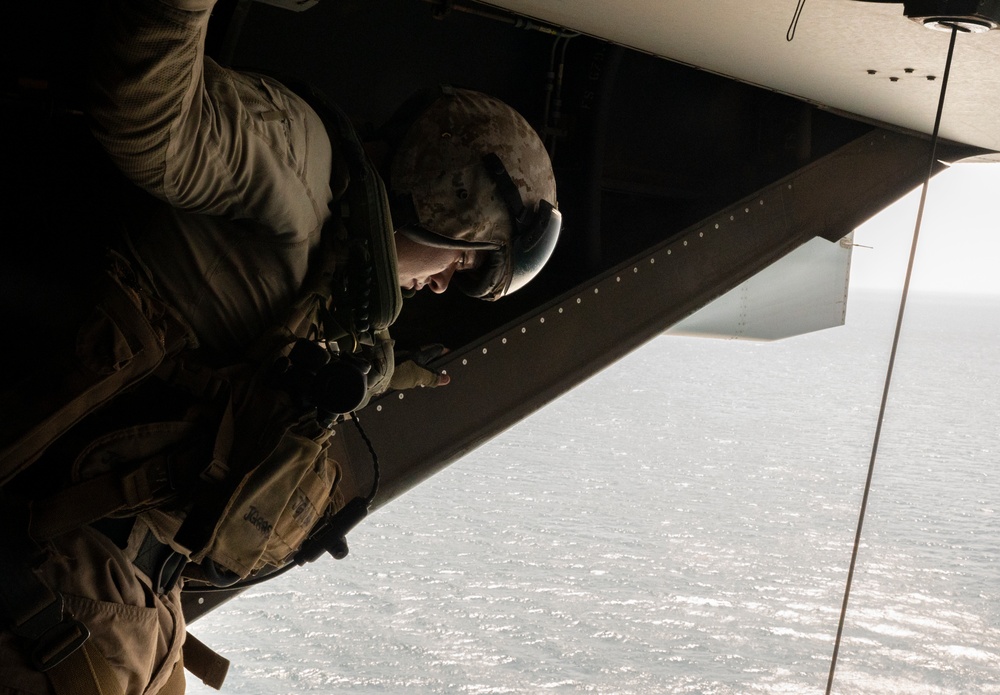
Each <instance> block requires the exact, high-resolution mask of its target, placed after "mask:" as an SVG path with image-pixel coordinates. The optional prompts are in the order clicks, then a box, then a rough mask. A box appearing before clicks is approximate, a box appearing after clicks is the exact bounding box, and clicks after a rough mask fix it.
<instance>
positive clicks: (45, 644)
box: [29, 597, 90, 671]
mask: <svg viewBox="0 0 1000 695" xmlns="http://www.w3.org/2000/svg"><path fill="white" fill-rule="evenodd" d="M59 603H60V604H62V600H61V597H60V601H59ZM59 608H60V612H61V609H62V606H61V605H60V606H59ZM46 610H48V609H47V608H46ZM88 639H90V630H89V629H87V626H86V625H84V624H83V623H81V622H80V621H79V620H76V619H75V618H71V617H69V616H65V617H63V619H62V620H60V621H59V622H58V623H56V624H55V625H53V626H52V627H50V628H49V629H48V630H46V631H45V632H44V633H43V634H42V636H41V637H39V638H38V639H37V640H35V644H34V647H33V648H32V650H31V654H30V655H29V660H30V661H31V665H32V666H34V667H35V668H36V669H38V670H39V671H48V670H49V669H50V668H52V667H54V666H58V665H59V664H61V663H62V662H63V661H65V660H66V658H67V657H68V656H70V655H71V654H72V653H73V652H75V651H76V650H77V649H79V648H80V647H82V646H83V643H84V642H86V641H87V640H88Z"/></svg>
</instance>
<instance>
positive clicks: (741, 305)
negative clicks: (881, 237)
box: [666, 235, 853, 340]
mask: <svg viewBox="0 0 1000 695" xmlns="http://www.w3.org/2000/svg"><path fill="white" fill-rule="evenodd" d="M852 248H853V247H852V244H851V235H848V236H846V237H844V238H843V239H841V240H840V241H839V242H831V241H827V240H826V239H810V240H809V241H807V242H806V243H805V244H803V245H802V246H800V247H799V248H797V249H795V250H794V251H792V252H791V253H790V254H788V255H787V256H785V257H784V258H781V259H779V260H778V261H776V262H775V263H773V264H772V265H770V266H768V267H767V268H765V269H764V270H762V271H760V272H759V273H757V274H756V275H754V276H753V277H752V278H750V279H749V280H747V281H745V282H743V283H741V284H740V285H739V286H738V287H734V288H733V289H731V290H730V291H729V292H726V294H724V295H722V296H721V297H719V298H718V299H716V300H714V301H713V302H712V303H710V304H708V305H706V306H704V307H702V308H701V309H699V310H698V311H696V312H695V313H693V314H691V315H690V316H688V317H687V318H685V319H682V320H681V321H679V322H678V323H676V324H674V325H673V326H672V327H670V328H669V329H667V331H666V332H667V333H669V334H671V335H684V336H690V337H705V338H737V339H741V340H780V339H782V338H789V337H791V336H795V335H802V334H804V333H811V332H813V331H819V330H822V329H824V328H833V327H835V326H842V325H843V324H844V319H845V317H846V316H847V287H848V281H849V279H850V274H851V249H852Z"/></svg>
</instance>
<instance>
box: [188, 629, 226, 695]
mask: <svg viewBox="0 0 1000 695" xmlns="http://www.w3.org/2000/svg"><path fill="white" fill-rule="evenodd" d="M184 668H186V669H187V670H188V671H190V672H191V673H193V674H194V675H196V676H197V677H198V678H200V679H201V682H202V683H204V684H205V685H207V686H208V687H210V688H215V689H216V690H220V689H221V688H222V683H223V682H224V681H225V680H226V674H227V673H229V659H227V658H226V657H224V656H220V655H219V654H218V653H217V652H216V651H215V650H213V649H212V648H211V647H208V646H206V645H205V643H204V642H202V641H201V640H199V639H198V638H197V637H195V636H194V635H192V634H191V633H190V632H189V633H187V636H186V637H185V638H184Z"/></svg>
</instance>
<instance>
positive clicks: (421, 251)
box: [395, 234, 479, 294]
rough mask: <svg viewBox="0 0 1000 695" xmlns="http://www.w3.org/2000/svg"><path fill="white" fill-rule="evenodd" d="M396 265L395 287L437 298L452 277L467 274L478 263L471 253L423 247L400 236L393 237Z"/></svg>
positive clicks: (445, 288) (446, 287) (474, 253)
mask: <svg viewBox="0 0 1000 695" xmlns="http://www.w3.org/2000/svg"><path fill="white" fill-rule="evenodd" d="M395 240H396V261H397V264H398V270H399V286H400V287H402V288H403V289H404V290H413V291H417V290H421V289H423V288H424V287H427V288H429V289H430V291H431V292H434V293H436V294H441V293H442V292H444V291H445V290H447V289H448V284H449V283H450V282H451V278H452V276H453V275H454V274H455V273H460V272H462V271H466V270H471V269H473V268H475V267H476V263H477V261H478V258H477V256H478V255H479V254H477V253H476V252H475V251H460V250H458V249H439V248H436V247H433V246H424V245H423V244H420V243H417V242H415V241H413V240H412V239H410V238H409V237H407V236H406V235H404V234H396V235H395Z"/></svg>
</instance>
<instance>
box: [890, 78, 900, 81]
mask: <svg viewBox="0 0 1000 695" xmlns="http://www.w3.org/2000/svg"><path fill="white" fill-rule="evenodd" d="M889 81H890V82H899V78H898V77H890V78H889Z"/></svg>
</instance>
